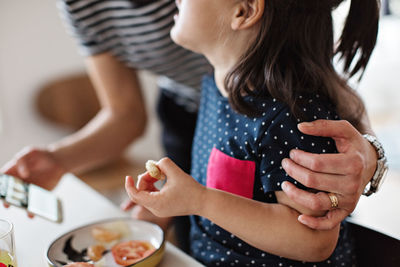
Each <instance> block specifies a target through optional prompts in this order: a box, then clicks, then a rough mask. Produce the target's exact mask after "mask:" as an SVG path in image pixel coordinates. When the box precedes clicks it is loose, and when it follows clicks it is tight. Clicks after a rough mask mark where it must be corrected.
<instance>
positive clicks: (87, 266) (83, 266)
mask: <svg viewBox="0 0 400 267" xmlns="http://www.w3.org/2000/svg"><path fill="white" fill-rule="evenodd" d="M64 267H94V265H93V264H91V263H87V262H73V263H70V264H67V265H64Z"/></svg>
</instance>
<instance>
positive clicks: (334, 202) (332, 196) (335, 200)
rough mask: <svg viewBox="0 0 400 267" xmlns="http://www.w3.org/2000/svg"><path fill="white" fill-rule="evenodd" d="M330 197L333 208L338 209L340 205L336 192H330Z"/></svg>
mask: <svg viewBox="0 0 400 267" xmlns="http://www.w3.org/2000/svg"><path fill="white" fill-rule="evenodd" d="M328 197H329V199H330V200H331V207H332V208H333V209H336V208H337V207H338V206H339V201H338V198H337V196H336V195H335V194H334V193H329V194H328Z"/></svg>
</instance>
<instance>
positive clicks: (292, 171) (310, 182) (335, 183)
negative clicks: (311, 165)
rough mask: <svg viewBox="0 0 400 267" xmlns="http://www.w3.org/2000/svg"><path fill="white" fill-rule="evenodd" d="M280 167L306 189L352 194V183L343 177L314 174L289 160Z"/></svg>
mask: <svg viewBox="0 0 400 267" xmlns="http://www.w3.org/2000/svg"><path fill="white" fill-rule="evenodd" d="M282 166H283V168H284V169H285V171H286V173H287V174H288V175H289V176H291V177H292V178H294V179H295V180H297V181H298V182H300V183H301V184H303V185H305V186H307V187H310V188H313V189H316V190H319V191H327V192H333V193H341V194H343V193H351V194H352V193H354V188H353V187H352V186H351V182H352V181H351V180H350V179H347V180H344V179H343V177H345V176H343V175H334V174H326V173H319V172H314V171H312V170H310V169H308V168H305V167H303V166H301V165H299V164H296V163H295V162H294V161H292V160H290V159H284V160H283V161H282ZM344 181H345V182H346V183H347V184H346V183H344ZM357 186H358V185H357Z"/></svg>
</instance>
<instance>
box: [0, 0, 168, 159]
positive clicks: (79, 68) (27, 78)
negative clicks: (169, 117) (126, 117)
mask: <svg viewBox="0 0 400 267" xmlns="http://www.w3.org/2000/svg"><path fill="white" fill-rule="evenodd" d="M55 3H56V1H55V0H0V125H1V126H0V165H2V164H3V163H5V162H6V161H7V160H8V159H9V158H10V157H11V156H12V155H13V154H14V153H15V152H17V151H18V150H19V149H21V148H22V147H23V146H25V145H27V144H46V143H48V142H50V141H53V140H57V139H59V138H60V137H62V136H64V135H66V134H68V133H69V131H68V130H67V129H62V128H60V127H58V126H55V125H53V124H50V123H48V122H46V121H43V120H42V119H41V118H39V117H38V115H37V113H36V112H35V110H34V106H33V97H34V96H35V94H36V92H37V90H38V89H39V88H40V87H41V86H42V85H44V84H45V83H47V82H49V81H52V80H54V79H57V78H59V77H64V76H66V75H69V74H74V73H79V72H83V71H84V65H83V59H82V57H81V56H80V55H79V54H78V52H77V48H76V46H75V41H74V40H73V39H72V38H71V37H70V36H69V35H68V34H67V33H66V31H65V29H64V26H63V25H62V23H61V19H60V17H59V15H58V11H57V8H56V4H55ZM142 78H143V80H144V82H145V84H146V86H145V88H146V92H145V95H146V99H147V102H148V104H149V106H150V111H151V113H150V115H151V118H152V121H151V122H150V124H149V126H148V129H147V130H148V134H147V135H146V137H145V138H143V139H141V140H140V142H138V143H137V144H136V145H135V146H134V147H132V148H131V150H130V153H133V154H135V155H137V156H138V157H143V158H158V157H160V155H161V150H160V147H159V143H158V140H159V138H158V134H159V128H158V125H157V122H156V119H155V117H154V112H152V111H153V110H154V108H151V107H152V106H153V105H154V101H155V97H156V96H157V92H156V87H155V82H154V77H152V76H151V75H149V74H144V75H142ZM149 146H150V148H151V149H149V148H148V147H149Z"/></svg>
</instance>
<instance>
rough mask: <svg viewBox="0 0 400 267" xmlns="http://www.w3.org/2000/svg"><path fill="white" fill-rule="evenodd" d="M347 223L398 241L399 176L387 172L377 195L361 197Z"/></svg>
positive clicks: (399, 230) (399, 218)
mask: <svg viewBox="0 0 400 267" xmlns="http://www.w3.org/2000/svg"><path fill="white" fill-rule="evenodd" d="M349 221H350V222H353V223H355V224H359V225H361V226H364V227H367V228H369V229H372V230H375V231H377V232H380V233H383V234H386V235H388V236H391V237H393V238H396V239H398V240H400V174H398V173H396V174H395V173H390V171H389V173H388V177H387V179H386V180H385V182H384V184H383V185H382V189H381V190H380V191H379V192H378V193H376V194H372V195H371V196H369V197H365V196H361V198H360V201H359V202H358V204H357V208H356V210H355V211H354V212H353V214H352V216H351V217H350V218H349Z"/></svg>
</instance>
